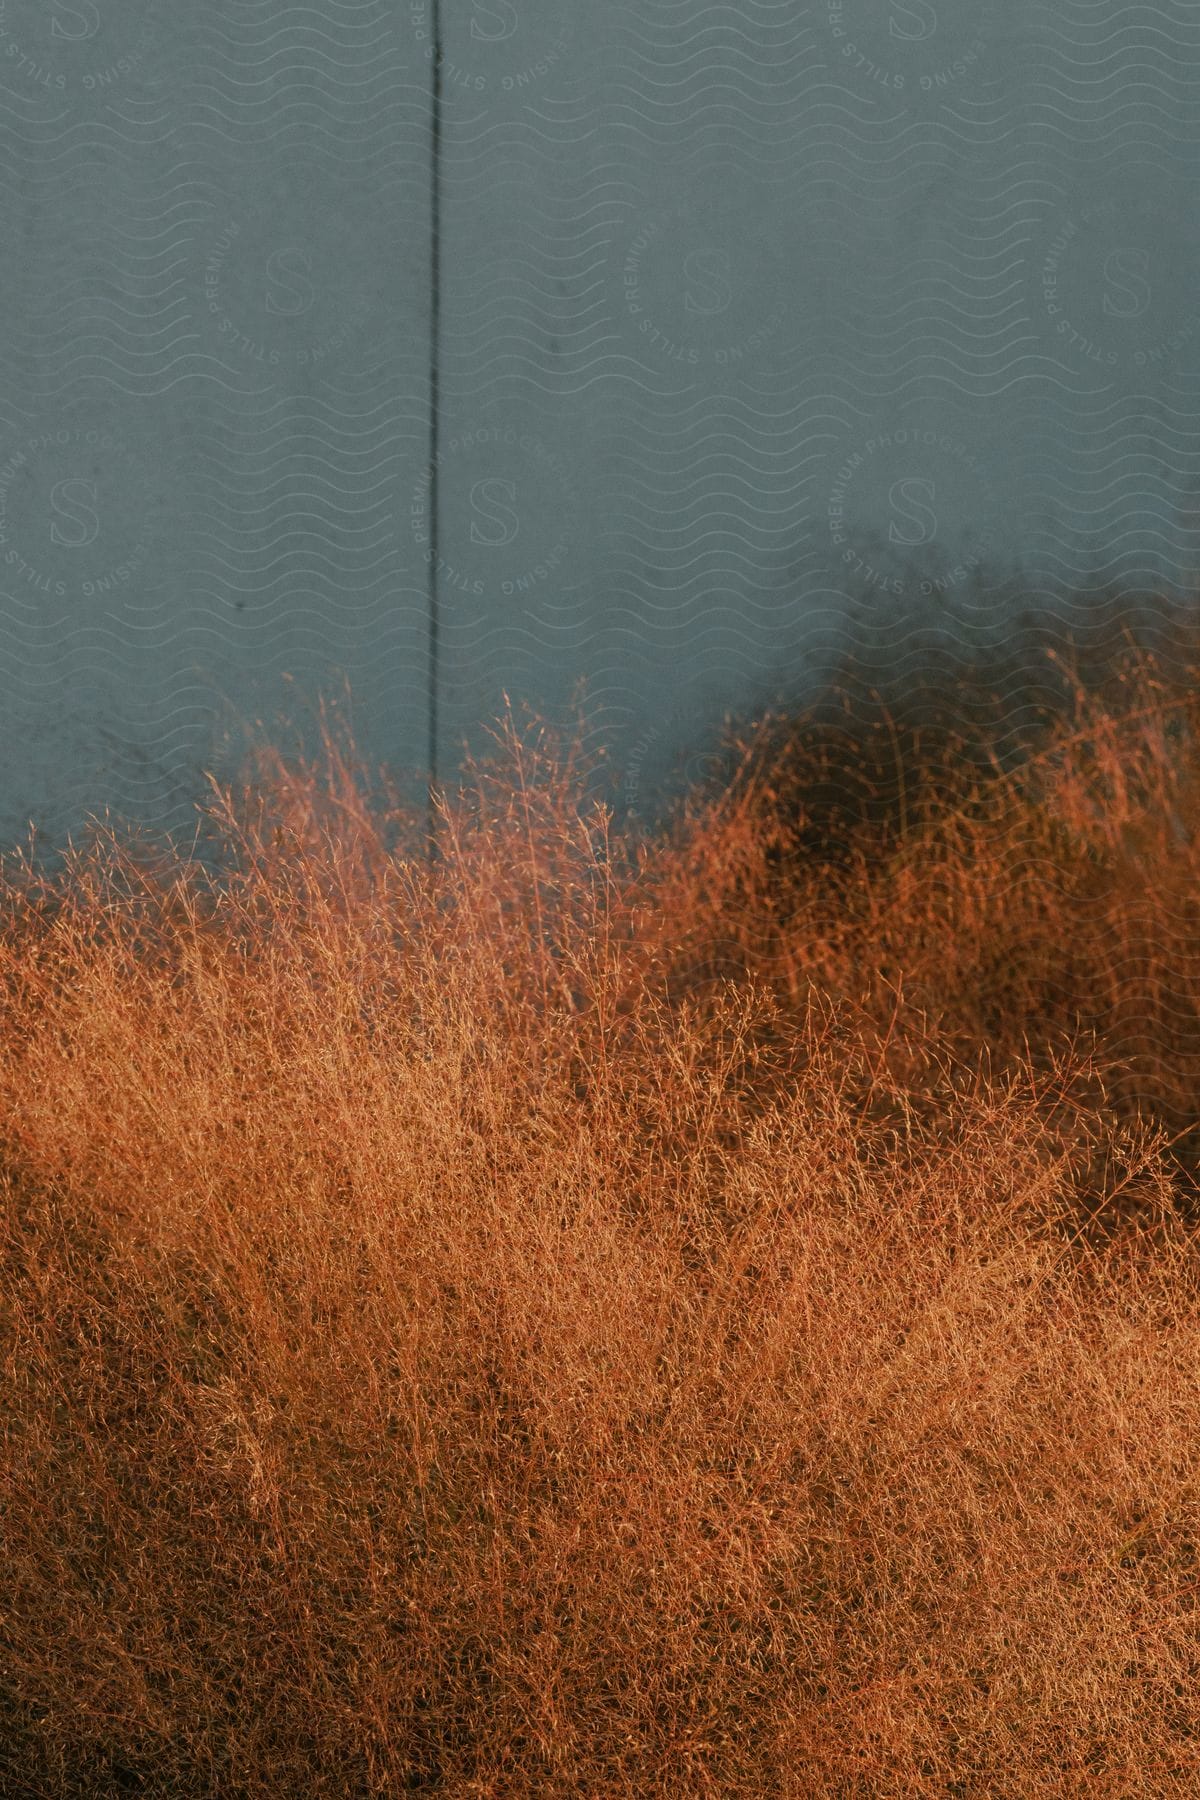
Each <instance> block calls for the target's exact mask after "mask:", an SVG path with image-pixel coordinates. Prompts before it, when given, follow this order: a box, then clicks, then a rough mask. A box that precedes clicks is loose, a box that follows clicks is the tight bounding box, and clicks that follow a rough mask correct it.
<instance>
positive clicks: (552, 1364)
mask: <svg viewBox="0 0 1200 1800" xmlns="http://www.w3.org/2000/svg"><path fill="white" fill-rule="evenodd" d="M1198 725H1200V702H1197V701H1192V700H1189V699H1188V697H1187V694H1186V692H1185V694H1184V695H1183V697H1182V698H1180V697H1179V696H1177V695H1176V696H1172V695H1169V694H1167V693H1166V691H1165V690H1164V688H1163V687H1162V685H1161V683H1160V682H1157V680H1156V677H1155V675H1154V673H1153V671H1152V670H1151V669H1148V668H1143V669H1142V671H1141V673H1140V674H1139V676H1138V678H1137V681H1136V683H1132V684H1131V685H1130V688H1129V691H1128V693H1127V695H1126V697H1125V698H1124V699H1123V700H1120V701H1119V702H1118V700H1115V699H1113V698H1112V697H1111V696H1109V697H1108V698H1106V699H1105V700H1103V701H1089V700H1087V699H1086V697H1083V698H1081V701H1080V705H1079V707H1078V708H1077V709H1076V711H1075V712H1074V713H1073V714H1072V715H1071V716H1070V717H1069V718H1065V719H1063V720H1062V721H1061V722H1060V724H1059V725H1058V726H1057V727H1056V728H1055V730H1054V731H1052V732H1051V733H1050V734H1049V736H1047V737H1045V738H1044V739H1043V741H1041V742H1040V744H1039V745H1038V746H1037V747H1036V749H1035V750H1034V751H1032V752H1031V753H1030V754H1028V755H1026V756H1024V757H1022V758H1021V759H1019V760H1018V761H1017V762H1015V763H1012V764H1010V765H1009V766H1006V767H1003V768H1001V767H1000V766H999V765H996V766H993V767H991V768H988V767H987V766H985V762H981V761H980V759H978V758H975V759H974V760H972V759H970V758H968V757H966V756H960V757H957V758H956V756H955V754H954V745H953V744H952V743H950V742H949V741H947V740H944V741H943V742H942V743H941V745H940V748H938V750H937V754H936V755H935V754H934V751H933V750H932V749H930V746H929V742H928V740H927V741H926V743H925V749H924V751H923V750H922V747H921V741H920V737H919V733H918V734H917V736H916V737H915V738H911V737H910V738H909V739H906V740H905V743H904V744H903V745H901V744H900V741H899V739H898V738H897V737H896V736H895V734H894V733H893V734H892V736H891V737H890V738H889V737H888V734H887V732H886V731H885V732H884V733H883V737H882V738H881V739H880V742H883V743H884V747H885V750H886V746H887V744H888V743H890V744H891V747H892V750H893V751H894V752H895V755H894V760H893V764H892V768H893V772H894V774H895V775H896V779H895V780H894V781H893V782H892V783H891V785H890V786H889V785H888V784H887V783H882V782H881V780H880V778H879V774H878V771H879V769H880V768H882V767H883V763H881V762H879V761H878V760H877V761H876V762H874V763H872V762H871V759H870V757H869V756H868V755H867V753H866V749H865V747H864V746H865V740H864V739H862V738H861V736H860V737H859V738H857V739H853V741H852V735H851V737H844V738H843V739H842V740H839V741H840V742H841V749H840V750H839V749H837V748H836V745H835V748H834V750H832V751H831V744H835V739H836V732H834V733H832V734H831V731H830V729H828V728H827V729H824V730H823V731H822V732H820V733H816V734H814V733H813V732H811V731H808V732H806V730H805V729H802V728H800V727H797V726H795V725H786V724H784V723H783V722H781V721H778V720H776V721H768V722H766V723H765V724H764V725H763V726H762V727H761V728H760V729H758V730H756V731H755V732H754V733H748V734H746V735H745V736H744V737H743V738H740V739H738V738H736V737H735V739H734V741H733V742H732V744H731V765H730V774H729V779H728V780H727V781H726V782H725V784H724V785H723V786H722V787H721V789H720V791H719V792H716V793H714V794H712V795H697V796H693V797H692V798H691V800H690V801H689V802H688V803H687V805H686V806H685V807H684V808H683V809H682V810H681V812H680V813H679V815H678V816H677V817H676V818H675V819H674V820H673V822H671V823H670V824H669V825H668V826H666V827H664V828H662V829H661V830H658V831H656V832H655V833H654V834H653V835H649V836H641V837H638V836H636V835H635V834H634V832H633V830H632V828H631V829H629V830H627V831H618V830H616V829H615V828H614V826H613V822H612V820H611V818H610V816H609V815H608V814H607V813H606V811H605V810H604V809H603V808H602V807H600V806H597V805H595V804H594V803H593V802H592V800H591V799H590V798H589V795H590V794H591V793H592V791H593V790H592V788H591V787H590V786H589V782H590V775H589V771H588V769H587V768H586V767H585V766H584V763H583V760H582V758H581V756H580V754H579V751H578V748H577V746H572V745H571V744H570V743H567V744H565V745H564V744H563V743H562V742H560V741H559V740H557V739H556V738H555V736H554V734H552V733H550V732H549V731H548V730H547V729H546V728H544V727H543V726H541V725H539V724H538V723H537V722H536V721H534V722H530V723H529V724H527V725H524V726H518V725H517V724H516V723H514V722H513V721H512V719H511V718H509V719H507V720H506V721H505V722H504V723H503V724H502V726H501V727H500V729H499V732H498V741H497V746H496V752H495V755H494V757H493V758H492V759H491V760H490V761H485V762H480V763H478V764H476V765H474V766H473V767H472V769H471V771H470V775H469V779H468V780H467V782H466V783H465V784H464V787H463V788H462V790H461V791H460V792H456V794H455V795H454V796H453V798H452V799H450V800H447V801H446V803H445V807H444V811H443V817H442V822H441V831H440V843H439V850H438V855H437V857H436V858H435V859H433V860H432V861H430V860H429V859H427V858H426V857H425V856H424V854H423V851H422V846H421V843H420V834H419V828H418V825H417V822H416V820H415V819H410V818H409V817H408V816H407V815H406V814H405V812H404V809H403V808H402V807H401V806H400V805H399V804H398V803H395V804H391V805H389V804H388V803H387V802H386V801H377V802H376V803H374V804H369V803H368V801H367V799H366V787H365V785H364V781H363V778H362V775H361V772H360V771H359V770H358V769H357V768H356V766H355V764H354V761H353V758H352V756H351V755H350V753H349V751H348V750H347V749H346V747H345V746H344V745H342V744H340V743H339V742H338V741H336V740H335V739H334V738H333V737H330V738H329V739H328V740H327V742H326V745H325V749H324V752H323V754H322V756H321V757H320V758H318V759H317V760H316V761H315V762H312V763H307V764H306V763H302V762H292V763H290V764H288V765H286V766H285V764H284V763H282V762H281V761H279V760H278V759H275V760H274V761H270V760H264V761H263V762H262V764H261V765H260V767H259V768H258V770H257V771H256V773H255V776H254V780H253V782H251V783H249V784H248V785H247V786H246V787H245V789H244V790H241V791H236V792H235V791H222V790H218V789H214V793H213V798H212V802H211V805H210V807H209V809H208V829H209V831H210V833H211V834H212V835H213V836H214V838H215V840H216V841H218V842H219V844H220V846H221V849H222V859H221V862H220V867H219V872H214V871H213V870H212V869H211V868H206V867H202V866H201V865H200V863H199V862H196V861H189V859H188V858H187V857H186V856H184V855H183V854H181V853H179V852H177V851H172V852H168V851H167V850H165V849H160V850H159V851H158V852H157V853H152V852H151V851H150V850H148V849H147V848H146V847H145V846H144V845H142V846H136V845H134V844H132V843H130V842H128V841H126V840H125V838H123V837H122V836H121V835H120V834H114V833H112V832H99V831H98V832H97V833H96V834H95V835H94V837H93V838H92V839H91V840H89V841H88V842H87V843H85V844H84V845H83V846H82V847H81V848H77V849H76V850H74V851H72V852H71V853H70V854H69V856H68V857H67V859H66V861H65V863H64V865H63V867H62V868H61V869H60V870H58V871H57V872H56V873H53V874H50V873H47V872H46V871H45V870H40V871H39V870H38V869H37V868H35V867H34V866H33V865H32V864H31V863H29V862H23V861H19V860H11V859H10V863H9V866H8V871H7V875H6V878H5V882H4V886H3V892H2V895H0V901H2V909H3V917H2V927H3V929H2V932H0V968H2V978H0V994H2V996H3V1005H4V1010H5V1018H4V1032H3V1039H2V1047H0V1168H2V1176H0V1191H2V1193H3V1220H4V1224H3V1249H2V1264H0V1268H2V1276H0V1279H2V1283H3V1299H4V1306H3V1326H2V1331H3V1353H4V1377H3V1387H2V1390H0V1391H2V1405H3V1415H4V1431H3V1458H4V1467H3V1487H2V1493H3V1498H2V1499H0V1509H2V1510H0V1519H2V1521H3V1540H4V1558H5V1570H6V1579H5V1584H4V1590H3V1594H2V1596H0V1792H2V1793H3V1794H4V1795H5V1796H10V1795H11V1796H25V1795H30V1796H39V1797H40V1796H64V1797H68V1796H83V1795H87V1796H92V1795H95V1796H107V1795H110V1794H119V1793H138V1794H143V1795H155V1796H164V1797H165V1796H172V1797H176V1796H192V1795H195V1796H199V1795H205V1796H220V1797H225V1796H229V1797H231V1800H232V1797H234V1796H254V1797H258V1796H264V1797H265V1796H272V1797H278V1796H301V1795H302V1796H304V1800H317V1797H318V1796H331V1797H332V1796H350V1795H355V1796H357V1795H363V1796H366V1795H398V1794H402V1793H414V1794H417V1793H424V1794H429V1795H444V1796H463V1797H466V1796H497V1797H500V1796H504V1797H509V1796H513V1797H516V1796H526V1795H528V1796H546V1797H549V1796H562V1797H563V1800H568V1797H570V1800H601V1797H607V1796H613V1797H614V1800H615V1797H616V1796H629V1797H630V1800H635V1797H636V1800H652V1797H654V1796H662V1797H663V1800H666V1797H667V1796H670V1797H672V1800H674V1797H677V1796H679V1797H681V1796H689V1797H691V1796H696V1797H701V1796H713V1797H714V1800H715V1797H717V1796H722V1797H724V1796H730V1795H746V1796H755V1797H759V1796H772V1795H777V1796H787V1797H792V1796H794V1797H796V1800H800V1797H802V1796H803V1797H806V1800H807V1797H810V1796H826V1795H829V1796H833V1795H838V1796H842V1795H845V1796H851V1795H855V1796H857V1795H861V1796H870V1797H871V1800H876V1797H884V1796H893V1795H894V1796H901V1795H904V1796H908V1795H914V1796H916V1795H929V1796H934V1795H936V1796H947V1795H961V1796H985V1795H990V1796H995V1795H1030V1796H1039V1797H1040V1796H1051V1795H1056V1796H1057V1795H1061V1796H1067V1795H1084V1794H1086V1795H1097V1794H1112V1795H1118V1794H1119V1795H1133V1794H1137V1795H1175V1794H1178V1795H1191V1794H1194V1793H1196V1792H1197V1791H1200V1739H1198V1735H1197V1734H1198V1730H1200V1707H1198V1705H1197V1693H1198V1692H1200V1689H1198V1687H1197V1678H1198V1676H1200V1624H1198V1621H1200V1613H1198V1611H1197V1595H1198V1592H1200V1568H1198V1564H1197V1542H1198V1529H1200V1518H1198V1507H1197V1499H1198V1477H1200V1284H1198V1280H1197V1276H1198V1272H1200V1261H1198V1249H1197V1245H1196V1242H1195V1210H1196V1209H1195V1206H1194V1203H1193V1202H1194V1194H1195V1182H1194V1170H1195V1167H1196V1160H1197V1159H1196V1145H1195V1142H1194V1141H1193V1137H1192V1125H1193V1120H1194V1112H1195V1105H1196V1093H1197V1091H1198V1088H1197V1084H1198V1078H1200V960H1198V956H1197V951H1198V949H1200V942H1198V938H1197V917H1196V911H1197V896H1198V895H1200V885H1198V877H1200V792H1198V790H1197V787H1196V776H1197V774H1198V773H1200V763H1198V762H1197V752H1196V749H1195V746H1196V745H1197V744H1198V743H1200V736H1198V735H1197V729H1196V728H1197V726H1198ZM847 745H850V749H849V750H848V749H847V748H846V746H847ZM851 752H852V754H851ZM872 754H873V753H872ZM831 757H832V760H831ZM839 758H840V760H839ZM884 761H885V762H886V756H885V758H884ZM855 769H857V770H858V771H859V774H860V775H862V771H863V770H867V771H868V773H867V775H865V776H863V777H862V779H863V784H864V785H863V786H862V788H861V792H862V793H865V794H866V795H867V796H868V797H870V796H874V797H875V798H876V799H879V797H880V796H881V795H882V796H883V800H884V801H885V802H886V804H881V805H879V806H876V807H874V808H872V806H870V805H864V806H861V807H859V808H858V810H857V811H856V810H855V806H854V805H853V804H847V803H846V802H847V797H848V796H850V797H852V796H853V795H854V794H855V793H856V792H859V791H860V790H857V789H855V787H854V781H853V776H854V771H855ZM872 769H874V771H875V773H874V774H871V773H870V771H871V770H872ZM938 770H940V771H941V778H940V779H935V778H934V777H935V775H936V774H937V771H938ZM822 781H824V786H823V785H822ZM830 783H832V787H831V786H830ZM830 792H833V793H835V794H837V795H840V796H841V800H842V802H843V804H842V805H841V807H840V810H839V809H834V810H833V811H830V809H829V807H828V806H827V805H825V800H827V799H828V795H829V793H830ZM822 795H824V796H825V800H822V799H821V796H822ZM822 806H824V808H825V810H824V811H822ZM835 840H836V841H835Z"/></svg>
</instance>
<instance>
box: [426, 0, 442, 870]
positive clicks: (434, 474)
mask: <svg viewBox="0 0 1200 1800" xmlns="http://www.w3.org/2000/svg"><path fill="white" fill-rule="evenodd" d="M431 19H432V29H433V115H432V122H431V129H430V146H429V148H430V186H429V301H430V304H429V754H428V762H429V790H428V805H429V852H430V855H431V856H432V855H433V854H434V852H435V849H436V846H437V810H436V807H435V804H434V790H435V787H436V784H437V778H438V698H439V688H440V673H441V671H440V668H439V663H438V658H439V652H440V648H441V645H440V629H441V617H440V607H439V594H438V523H439V516H438V515H439V505H438V502H439V498H440V495H439V481H438V474H439V470H438V457H439V454H440V445H439V420H438V413H439V408H440V402H441V327H442V9H441V0H432V12H431Z"/></svg>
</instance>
